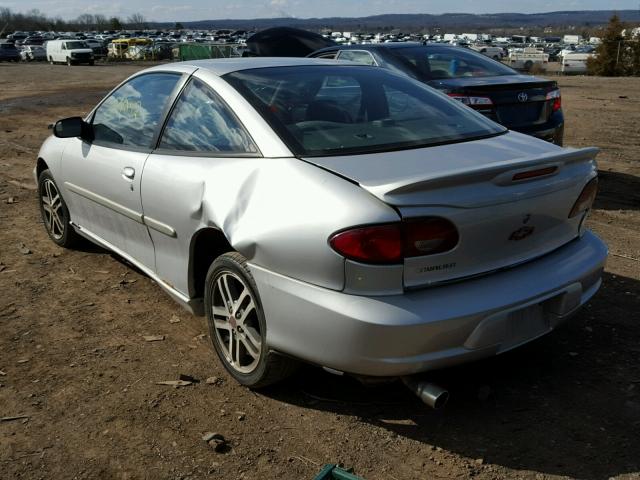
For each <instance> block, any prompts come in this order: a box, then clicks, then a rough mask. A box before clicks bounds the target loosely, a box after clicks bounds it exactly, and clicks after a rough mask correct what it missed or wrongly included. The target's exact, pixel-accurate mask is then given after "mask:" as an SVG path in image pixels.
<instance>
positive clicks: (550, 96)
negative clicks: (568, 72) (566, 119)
mask: <svg viewBox="0 0 640 480" xmlns="http://www.w3.org/2000/svg"><path fill="white" fill-rule="evenodd" d="M547 100H553V105H552V106H551V108H552V110H553V111H554V112H557V111H558V110H560V109H561V108H562V97H561V96H560V90H551V91H550V92H549V93H547Z"/></svg>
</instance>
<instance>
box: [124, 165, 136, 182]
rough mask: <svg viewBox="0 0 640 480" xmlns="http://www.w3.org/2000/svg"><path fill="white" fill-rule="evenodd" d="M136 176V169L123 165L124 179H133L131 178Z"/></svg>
mask: <svg viewBox="0 0 640 480" xmlns="http://www.w3.org/2000/svg"><path fill="white" fill-rule="evenodd" d="M135 176H136V170H135V168H133V167H124V168H123V169H122V177H123V178H124V179H125V180H133V178H134V177H135Z"/></svg>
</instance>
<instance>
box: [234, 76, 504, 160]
mask: <svg viewBox="0 0 640 480" xmlns="http://www.w3.org/2000/svg"><path fill="white" fill-rule="evenodd" d="M224 78H225V79H226V80H227V81H228V82H229V83H231V84H232V85H233V86H234V87H235V88H236V89H237V90H238V91H239V92H240V93H241V94H243V95H244V96H245V98H247V100H248V101H249V102H250V103H251V104H252V105H253V106H254V107H255V108H256V110H258V111H259V112H260V113H261V114H262V116H263V117H264V118H265V120H266V121H267V122H268V123H269V124H270V125H271V127H272V128H273V129H274V130H275V131H276V132H277V133H278V134H279V135H280V137H281V138H282V139H283V140H284V142H285V143H287V145H288V146H289V148H290V149H291V150H292V151H293V152H294V153H295V154H296V155H304V156H321V155H336V154H343V153H344V154H347V153H349V154H353V153H366V152H372V151H386V150H395V149H402V148H414V147H420V146H429V145H435V144H442V143H449V142H459V141H463V140H469V139H473V138H479V137H487V136H492V135H497V134H500V133H502V132H504V131H506V129H505V128H504V127H502V126H500V125H498V124H496V123H494V122H492V121H490V120H488V119H487V118H485V117H484V116H482V115H480V114H478V113H476V112H474V111H472V110H471V109H470V108H468V107H466V106H464V105H461V104H459V103H458V102H456V101H454V100H451V99H449V98H447V97H446V96H444V95H443V94H442V93H439V92H437V91H435V90H433V89H431V88H429V87H427V86H425V85H423V84H421V83H419V82H417V81H415V80H412V79H409V78H408V77H404V76H401V75H398V74H395V73H392V72H390V71H388V70H385V69H382V68H376V67H366V66H347V65H337V66H325V65H317V66H304V67H279V68H261V69H254V70H243V71H239V72H234V73H230V74H227V75H225V77H224Z"/></svg>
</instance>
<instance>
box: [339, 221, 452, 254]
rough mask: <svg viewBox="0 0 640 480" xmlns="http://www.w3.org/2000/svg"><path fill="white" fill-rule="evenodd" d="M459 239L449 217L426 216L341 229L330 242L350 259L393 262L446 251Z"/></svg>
mask: <svg viewBox="0 0 640 480" xmlns="http://www.w3.org/2000/svg"><path fill="white" fill-rule="evenodd" d="M458 240H459V235H458V230H457V229H456V227H455V225H454V224H453V223H451V222H450V221H449V220H446V219H444V218H440V217H427V218H421V219H414V220H408V221H405V222H402V223H390V224H383V225H370V226H366V227H357V228H352V229H349V230H344V231H342V232H338V233H336V234H334V235H332V236H331V238H330V239H329V244H330V245H331V248H333V249H334V250H335V251H336V252H338V253H339V254H340V255H342V256H344V257H346V258H349V259H351V260H355V261H358V262H362V263H378V264H385V263H386V264H393V263H402V260H403V259H404V258H409V257H422V256H424V255H433V254H436V253H443V252H447V251H449V250H451V249H453V248H454V247H455V246H456V245H457V244H458Z"/></svg>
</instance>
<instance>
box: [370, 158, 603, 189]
mask: <svg viewBox="0 0 640 480" xmlns="http://www.w3.org/2000/svg"><path fill="white" fill-rule="evenodd" d="M599 152H600V149H599V148H596V147H587V148H580V149H574V148H565V149H564V150H563V151H562V152H559V153H552V154H549V153H545V154H543V155H536V156H529V157H522V158H520V159H510V160H505V161H501V162H495V163H489V164H484V165H481V166H479V167H476V168H465V169H460V170H443V171H440V172H437V173H434V174H431V175H425V176H423V175H421V176H417V175H416V176H415V177H414V178H413V179H403V180H402V181H400V182H397V183H396V184H393V183H391V184H386V185H380V186H378V187H373V188H372V190H377V189H381V190H384V195H385V196H387V195H389V196H391V195H402V194H407V193H413V192H416V191H422V190H427V189H431V188H442V187H447V186H449V185H454V184H460V183H466V181H473V182H474V183H475V182H478V181H482V180H488V181H491V180H492V179H496V177H498V176H499V175H500V174H501V173H504V172H507V171H513V172H514V173H517V172H520V171H523V170H526V169H528V168H531V167H538V168H540V167H546V166H547V165H549V166H552V165H558V166H562V165H567V164H570V163H574V162H583V161H589V160H593V159H594V158H595V157H596V155H598V153H599ZM494 183H497V184H502V183H501V182H500V180H499V179H498V180H496V181H494ZM377 193H383V192H377Z"/></svg>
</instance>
